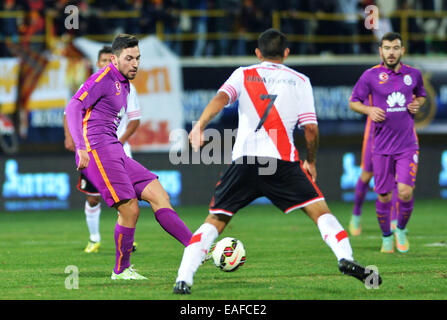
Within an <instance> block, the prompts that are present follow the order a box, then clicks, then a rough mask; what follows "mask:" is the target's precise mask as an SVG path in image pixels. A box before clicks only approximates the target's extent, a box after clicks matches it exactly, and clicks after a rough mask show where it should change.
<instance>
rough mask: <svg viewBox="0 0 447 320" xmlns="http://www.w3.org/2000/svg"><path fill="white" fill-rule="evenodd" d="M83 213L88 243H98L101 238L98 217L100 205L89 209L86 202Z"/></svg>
mask: <svg viewBox="0 0 447 320" xmlns="http://www.w3.org/2000/svg"><path fill="white" fill-rule="evenodd" d="M84 212H85V220H86V222H87V227H88V231H89V232H90V241H92V242H100V241H101V236H100V233H99V216H100V215H101V203H98V204H97V205H96V206H94V207H91V206H90V205H89V203H88V201H86V202H85V208H84Z"/></svg>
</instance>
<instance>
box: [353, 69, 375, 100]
mask: <svg viewBox="0 0 447 320" xmlns="http://www.w3.org/2000/svg"><path fill="white" fill-rule="evenodd" d="M367 80H368V72H367V71H365V72H364V73H363V74H362V76H361V77H360V79H359V80H358V81H357V83H356V84H355V86H354V89H352V94H351V97H350V98H349V101H351V102H361V103H363V102H364V101H366V100H367V98H368V96H369V94H370V90H369V85H368V81H367Z"/></svg>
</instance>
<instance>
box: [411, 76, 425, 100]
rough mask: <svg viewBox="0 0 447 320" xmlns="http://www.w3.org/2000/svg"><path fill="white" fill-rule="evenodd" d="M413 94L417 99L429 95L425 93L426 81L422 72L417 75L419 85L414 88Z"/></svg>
mask: <svg viewBox="0 0 447 320" xmlns="http://www.w3.org/2000/svg"><path fill="white" fill-rule="evenodd" d="M413 93H414V94H415V96H416V97H417V98H418V97H426V96H427V93H426V92H425V87H424V79H423V78H422V73H421V72H420V71H419V72H418V73H417V85H416V87H415V88H414V91H413Z"/></svg>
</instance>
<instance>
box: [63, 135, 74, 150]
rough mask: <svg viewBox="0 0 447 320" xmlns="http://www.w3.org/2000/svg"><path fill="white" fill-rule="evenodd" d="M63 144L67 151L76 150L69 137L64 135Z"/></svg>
mask: <svg viewBox="0 0 447 320" xmlns="http://www.w3.org/2000/svg"><path fill="white" fill-rule="evenodd" d="M64 145H65V149H67V150H68V151H72V152H75V150H76V148H75V144H74V141H73V139H72V138H71V137H65V140H64Z"/></svg>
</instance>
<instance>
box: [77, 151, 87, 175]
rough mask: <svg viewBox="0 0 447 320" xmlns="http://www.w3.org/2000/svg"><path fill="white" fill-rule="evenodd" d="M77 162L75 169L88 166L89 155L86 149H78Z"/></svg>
mask: <svg viewBox="0 0 447 320" xmlns="http://www.w3.org/2000/svg"><path fill="white" fill-rule="evenodd" d="M78 157H79V163H78V168H77V170H78V171H80V170H83V169H85V168H87V167H88V163H89V162H90V157H89V155H88V152H87V150H78Z"/></svg>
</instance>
